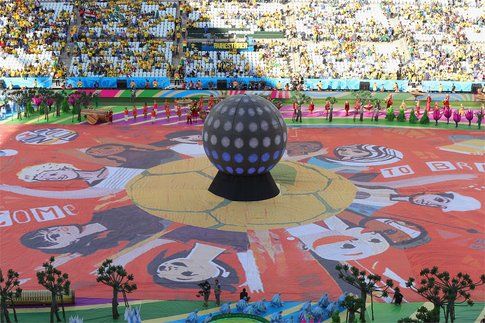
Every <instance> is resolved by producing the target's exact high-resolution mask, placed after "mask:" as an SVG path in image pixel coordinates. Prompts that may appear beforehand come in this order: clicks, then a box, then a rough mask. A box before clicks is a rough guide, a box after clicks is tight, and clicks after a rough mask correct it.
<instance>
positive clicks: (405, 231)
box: [365, 219, 421, 244]
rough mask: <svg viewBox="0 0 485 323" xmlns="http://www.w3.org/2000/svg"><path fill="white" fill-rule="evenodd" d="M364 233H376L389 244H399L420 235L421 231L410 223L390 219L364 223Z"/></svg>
mask: <svg viewBox="0 0 485 323" xmlns="http://www.w3.org/2000/svg"><path fill="white" fill-rule="evenodd" d="M365 231H372V232H377V233H379V234H381V235H382V236H384V237H385V238H387V240H388V241H390V243H391V244H399V243H403V242H406V241H408V240H412V239H415V238H417V237H419V236H420V235H421V229H420V228H419V227H418V226H416V225H413V224H412V223H408V222H404V221H396V220H392V219H371V220H369V221H367V222H366V223H365Z"/></svg>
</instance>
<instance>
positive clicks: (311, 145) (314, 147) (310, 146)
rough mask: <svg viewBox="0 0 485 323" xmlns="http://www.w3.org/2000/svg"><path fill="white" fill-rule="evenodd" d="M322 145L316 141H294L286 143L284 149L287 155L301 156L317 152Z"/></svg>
mask: <svg viewBox="0 0 485 323" xmlns="http://www.w3.org/2000/svg"><path fill="white" fill-rule="evenodd" d="M321 148H322V145H321V144H320V143H317V142H294V143H290V142H289V143H287V144H286V151H287V153H288V155H289V156H303V155H308V154H310V153H314V152H317V151H318V150H320V149H321Z"/></svg>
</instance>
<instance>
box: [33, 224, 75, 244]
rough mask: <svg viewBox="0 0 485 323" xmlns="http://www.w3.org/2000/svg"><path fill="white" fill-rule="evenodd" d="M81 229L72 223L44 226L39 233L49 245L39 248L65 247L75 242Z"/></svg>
mask: <svg viewBox="0 0 485 323" xmlns="http://www.w3.org/2000/svg"><path fill="white" fill-rule="evenodd" d="M80 234H81V231H80V230H79V228H78V227H76V226H74V225H66V226H58V227H50V228H46V229H44V230H42V231H40V232H39V235H41V236H43V238H44V239H45V240H46V241H47V242H49V243H50V244H51V246H49V247H41V249H59V248H65V247H67V246H69V245H70V244H72V243H74V242H76V241H77V240H78V239H79V237H80Z"/></svg>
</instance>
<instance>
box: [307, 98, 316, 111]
mask: <svg viewBox="0 0 485 323" xmlns="http://www.w3.org/2000/svg"><path fill="white" fill-rule="evenodd" d="M313 110H315V104H314V103H313V100H312V101H310V105H309V106H308V111H310V113H313Z"/></svg>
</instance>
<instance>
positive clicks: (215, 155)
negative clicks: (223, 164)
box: [212, 150, 219, 159]
mask: <svg viewBox="0 0 485 323" xmlns="http://www.w3.org/2000/svg"><path fill="white" fill-rule="evenodd" d="M212 158H214V159H219V154H218V153H217V151H215V150H213V151H212Z"/></svg>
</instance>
